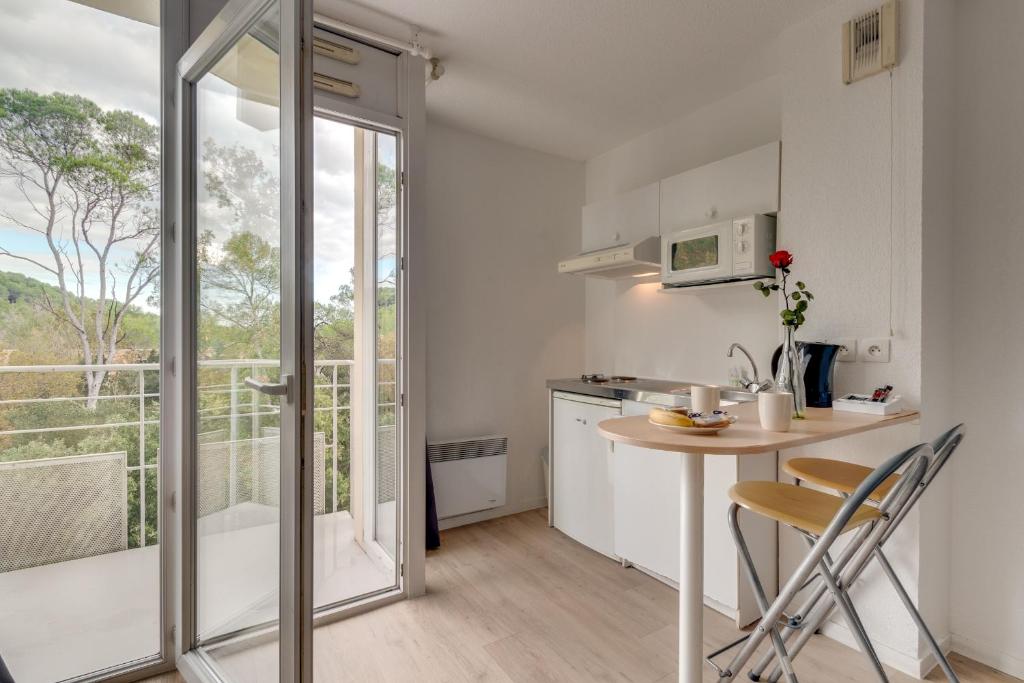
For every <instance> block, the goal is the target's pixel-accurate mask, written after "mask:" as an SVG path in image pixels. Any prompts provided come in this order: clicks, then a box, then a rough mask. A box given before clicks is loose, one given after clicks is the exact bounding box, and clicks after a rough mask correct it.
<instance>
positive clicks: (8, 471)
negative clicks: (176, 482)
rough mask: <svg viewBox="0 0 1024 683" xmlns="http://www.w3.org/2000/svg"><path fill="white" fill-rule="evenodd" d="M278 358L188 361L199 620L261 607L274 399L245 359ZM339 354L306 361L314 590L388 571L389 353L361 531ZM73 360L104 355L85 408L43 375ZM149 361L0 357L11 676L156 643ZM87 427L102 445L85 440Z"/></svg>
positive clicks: (3, 585) (266, 572)
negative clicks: (313, 458)
mask: <svg viewBox="0 0 1024 683" xmlns="http://www.w3.org/2000/svg"><path fill="white" fill-rule="evenodd" d="M275 365H276V363H275V362H272V361H265V360H229V361H209V362H202V363H201V364H200V368H199V389H198V394H199V396H198V402H199V411H198V423H199V426H200V429H199V438H198V441H199V449H198V462H197V463H196V466H197V470H198V481H199V486H198V487H197V488H198V509H199V512H198V515H199V520H198V538H199V541H198V543H199V548H198V552H199V555H200V556H202V557H204V562H203V563H202V564H201V566H200V571H199V575H198V590H199V594H200V596H201V600H202V601H203V603H202V604H203V609H201V610H200V611H199V632H200V633H201V634H203V635H204V637H205V638H215V637H216V636H217V635H219V634H222V633H230V632H233V631H235V630H237V629H239V628H240V627H245V626H250V625H254V624H258V623H264V622H267V621H271V620H273V619H274V618H275V617H276V609H277V608H276V605H277V602H276V592H277V569H278V529H277V520H278V511H277V505H278V500H277V482H278V479H277V474H278V473H277V462H278V460H277V459H276V455H277V452H278V426H279V423H278V418H279V412H278V409H277V408H276V402H275V401H273V400H272V399H270V398H269V397H264V396H262V395H261V394H259V393H257V392H254V391H252V390H250V389H248V388H246V387H245V386H244V381H245V378H246V377H249V376H256V375H257V374H266V373H268V372H273V368H274V366H275ZM352 369H353V362H352V361H348V360H331V361H322V362H318V363H317V364H316V367H315V377H316V384H315V394H316V400H315V413H316V431H315V435H314V451H315V453H316V455H317V457H318V462H322V466H321V467H319V468H317V470H315V472H314V508H315V509H314V515H315V517H314V535H315V546H314V563H315V564H314V572H315V578H314V601H315V604H316V605H318V606H323V605H330V604H335V603H339V602H343V601H345V600H347V599H351V598H354V597H356V596H359V595H362V594H365V593H370V592H373V591H376V590H380V589H382V588H385V587H388V586H390V585H392V584H393V582H394V577H395V570H394V562H393V557H392V555H393V548H394V545H393V543H394V539H393V538H389V537H388V532H387V530H393V529H394V528H395V524H394V520H395V490H394V487H395V476H394V466H395V455H394V443H395V442H394V424H393V419H390V417H389V416H393V415H394V412H393V408H394V385H395V382H394V361H391V360H388V361H381V363H380V367H379V369H378V382H377V385H378V392H377V411H376V412H377V434H378V436H377V439H376V442H377V452H376V455H375V457H372V459H371V460H368V461H367V462H368V463H369V466H372V467H374V469H375V472H374V477H373V481H374V482H375V489H376V490H375V491H374V492H373V496H372V502H373V505H374V511H373V516H374V518H375V523H374V527H375V528H376V529H380V530H382V533H381V534H379V535H377V536H376V538H375V539H373V540H374V541H375V542H371V540H364V538H363V534H362V533H361V521H360V517H361V516H362V515H365V512H363V511H361V510H363V508H361V506H359V505H356V506H355V507H353V505H352V499H353V494H354V493H355V491H354V490H353V489H352V487H353V485H355V486H356V488H358V486H359V483H358V481H354V479H355V478H354V477H353V476H352V471H353V470H352V466H353V461H352V453H351V438H350V434H351V430H350V427H351V402H350V389H351V373H352ZM87 370H103V371H105V372H107V373H108V375H107V377H108V379H107V384H106V385H105V386H106V387H107V390H106V392H105V393H104V394H103V395H101V396H99V397H98V399H96V400H95V405H96V407H95V408H93V409H90V410H86V409H83V406H84V404H85V403H86V402H87V401H88V399H87V398H86V397H84V396H81V395H68V394H72V393H73V392H70V391H60V390H58V389H59V388H60V387H62V386H67V384H68V383H67V382H61V381H53V380H54V379H57V378H64V379H67V378H74V377H76V376H77V377H79V378H80V377H81V375H82V373H83V372H85V371H87ZM158 374H159V365H158V364H155V363H137V364H115V365H107V366H89V367H86V366H81V365H38V366H6V367H3V366H0V386H6V387H12V386H18V387H19V389H20V391H19V392H17V394H12V392H3V394H2V395H4V396H5V397H6V396H9V395H19V396H22V397H21V398H4V399H3V400H0V605H3V606H4V608H3V616H4V618H3V619H0V653H2V655H3V657H4V659H5V660H6V661H7V663H8V666H9V667H10V668H11V671H12V673H13V674H14V676H15V678H16V680H18V681H19V683H32V682H33V681H39V682H43V681H54V680H60V679H63V678H66V677H69V676H73V675H77V674H81V673H82V672H85V671H95V670H99V669H102V668H105V667H107V666H111V665H114V664H117V663H120V662H124V661H130V660H135V659H142V658H146V657H149V656H151V655H153V654H155V653H156V651H157V649H158V647H159V630H158V629H159V626H158V625H159V590H158V587H159V573H160V562H159V549H158V544H159V542H160V530H159V529H158V527H157V518H156V510H157V505H156V502H157V501H156V492H157V490H158V485H159V482H158V465H159V457H160V455H159V449H158V445H159V391H158V390H157V386H158ZM71 384H75V382H71ZM26 395H27V396H28V397H25V396H26ZM129 416H130V417H129ZM83 434H85V435H86V436H83ZM100 436H103V437H104V438H99V437H100ZM69 444H71V445H69ZM97 444H98V445H101V446H102V448H99V449H94V450H90V447H91V446H93V445H97ZM108 444H112V445H114V446H116V447H117V448H112V447H111V446H110V445H108ZM389 449H390V452H387V451H388V450H389ZM12 456H13V457H12ZM19 456H20V457H19ZM381 536H383V537H381ZM371 537H374V534H366V538H367V539H371ZM389 548H390V549H392V550H391V551H390V552H389ZM55 642H56V643H61V647H59V648H54V646H53V644H54V643H55Z"/></svg>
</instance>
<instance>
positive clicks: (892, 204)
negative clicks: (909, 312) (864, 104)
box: [889, 69, 896, 337]
mask: <svg viewBox="0 0 1024 683" xmlns="http://www.w3.org/2000/svg"><path fill="white" fill-rule="evenodd" d="M895 92H896V89H895V86H894V84H893V70H892V69H890V70H889V336H890V337H893V336H895V335H896V332H895V329H894V328H895V325H894V321H893V315H894V309H895V305H894V299H895V298H896V293H895V287H896V256H895V253H894V252H895V249H894V247H895V232H896V226H895V221H894V215H895V211H896V182H895V181H896V133H895V130H896V114H895V106H896V105H895V100H896V96H895Z"/></svg>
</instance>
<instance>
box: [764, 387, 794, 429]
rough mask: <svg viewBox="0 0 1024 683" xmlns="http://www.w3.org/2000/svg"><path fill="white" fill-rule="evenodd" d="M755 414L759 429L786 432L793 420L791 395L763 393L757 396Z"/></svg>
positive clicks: (773, 392)
mask: <svg viewBox="0 0 1024 683" xmlns="http://www.w3.org/2000/svg"><path fill="white" fill-rule="evenodd" d="M757 414H758V416H759V417H760V418H761V429H765V430H767V431H769V432H788V431H789V423H790V422H791V421H792V420H793V394H791V393H789V392H788V391H764V392H761V393H759V394H758V395H757Z"/></svg>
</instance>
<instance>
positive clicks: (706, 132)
mask: <svg viewBox="0 0 1024 683" xmlns="http://www.w3.org/2000/svg"><path fill="white" fill-rule="evenodd" d="M780 114H781V105H780V81H779V79H777V78H771V79H767V80H765V81H761V82H759V83H755V84H754V85H752V86H750V87H748V88H745V89H744V90H741V91H739V92H737V93H735V94H734V95H732V96H730V97H727V98H725V99H723V100H720V101H718V102H714V103H711V104H709V105H707V106H705V107H703V108H701V109H699V110H698V111H696V112H694V113H693V114H691V115H689V116H687V117H685V118H682V119H679V120H677V121H674V122H672V123H670V124H668V125H667V126H665V127H663V128H659V129H657V130H654V131H651V132H649V133H646V134H645V135H642V136H640V137H638V138H636V139H634V140H631V141H629V142H627V143H626V144H624V145H622V146H620V147H617V148H615V149H612V150H611V151H609V152H606V153H605V154H602V155H601V156H599V157H596V158H594V159H592V160H590V161H588V162H587V165H586V176H587V202H588V203H589V202H594V201H597V200H600V199H604V198H607V197H612V196H615V195H616V194H620V193H622V192H626V191H628V190H631V189H634V188H637V187H640V186H642V185H646V184H648V183H651V182H654V181H656V180H660V179H662V178H666V177H668V176H671V175H675V174H676V173H681V172H682V171H685V170H688V169H691V168H696V167H698V166H702V165H704V164H707V163H710V162H712V161H716V160H718V159H722V158H724V157H727V156H731V155H733V154H737V153H739V152H743V151H746V150H748V149H752V148H754V147H758V146H760V145H764V144H767V143H769V142H772V141H773V140H778V139H779V136H780V134H781V119H780ZM783 154H784V155H785V151H783ZM577 248H578V242H577ZM586 287H587V296H586V300H587V314H586V318H587V342H586V344H587V355H586V358H587V371H588V372H605V373H608V372H617V373H620V374H632V375H639V376H641V377H662V378H666V379H679V380H690V381H697V382H709V383H721V384H724V383H726V382H727V381H728V378H729V368H730V367H732V366H733V365H739V364H740V363H739V360H740V359H738V358H737V359H729V358H726V356H725V352H726V351H727V350H728V348H729V345H730V344H731V343H732V342H734V341H738V342H740V343H742V344H744V345H745V346H746V347H747V348H748V349H750V351H751V353H753V354H754V355H755V357H756V358H757V360H758V363H759V365H760V367H759V370H761V372H762V375H767V374H768V373H769V372H770V368H769V367H768V366H769V362H768V361H769V359H770V358H771V352H772V350H773V349H774V348H775V346H776V345H777V344H778V337H777V333H778V330H777V329H776V325H775V320H776V319H777V318H778V313H777V311H776V310H774V309H773V307H772V306H771V305H770V304H768V302H766V301H764V299H763V298H762V297H761V296H760V295H758V294H757V293H756V292H754V291H753V289H752V288H750V287H745V286H737V287H729V288H723V289H719V290H715V291H714V292H709V293H707V294H704V295H701V296H692V295H686V294H679V293H676V294H662V293H659V292H658V291H657V290H658V288H659V285H657V284H651V283H648V284H639V285H634V284H633V283H632V282H623V281H605V280H597V279H593V278H589V279H588V280H587V285H586Z"/></svg>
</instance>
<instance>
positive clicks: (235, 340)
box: [199, 231, 281, 358]
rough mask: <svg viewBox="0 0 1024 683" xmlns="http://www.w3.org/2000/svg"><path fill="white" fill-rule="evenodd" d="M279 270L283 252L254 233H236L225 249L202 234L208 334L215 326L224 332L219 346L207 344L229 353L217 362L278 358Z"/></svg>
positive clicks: (201, 301)
mask: <svg viewBox="0 0 1024 683" xmlns="http://www.w3.org/2000/svg"><path fill="white" fill-rule="evenodd" d="M280 264H281V256H280V249H278V248H277V247H274V246H272V245H271V244H270V243H269V242H267V241H266V240H264V239H263V238H261V237H259V236H258V235H256V234H254V233H252V232H248V231H246V232H237V233H235V234H233V235H231V237H229V238H228V239H227V241H226V242H224V243H223V244H216V243H215V242H214V236H213V233H212V232H209V231H207V232H205V233H203V235H202V237H201V238H200V242H199V268H200V272H201V276H200V279H199V282H200V289H199V305H200V309H201V313H203V314H204V315H207V316H209V317H210V318H209V319H208V321H207V324H206V325H204V326H203V328H205V331H207V332H212V331H213V330H214V329H216V328H214V327H213V326H214V325H215V326H217V328H219V329H218V331H219V332H221V334H219V335H217V336H218V337H219V340H217V339H213V338H212V337H211V338H208V339H204V340H203V342H204V345H205V346H206V347H207V348H209V347H210V346H214V345H217V343H218V341H219V344H220V345H221V346H222V347H224V348H220V349H219V350H218V353H217V355H218V356H221V355H224V354H227V353H234V354H235V355H236V357H239V358H242V357H245V356H250V355H254V356H256V357H269V358H273V357H275V356H276V353H277V349H278V348H279V346H280V340H279V337H278V325H277V321H278V316H279V315H280V306H279V304H280V301H279V297H278V291H279V290H280V287H281V271H280ZM210 323H212V325H211V324H210ZM228 347H230V348H228Z"/></svg>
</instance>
